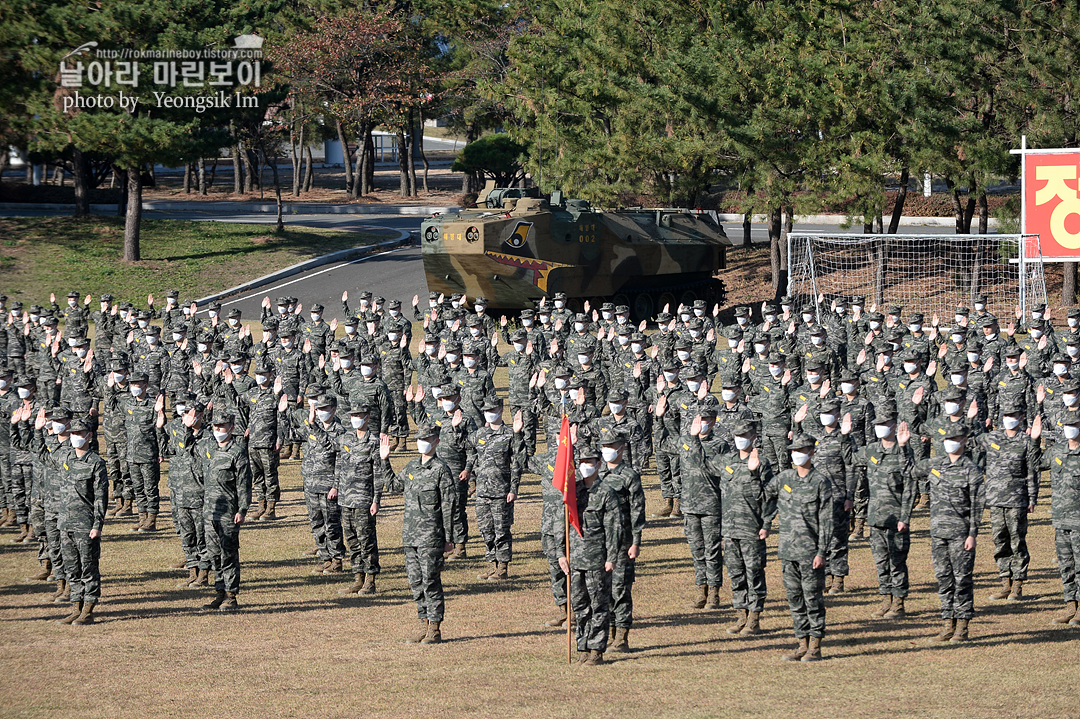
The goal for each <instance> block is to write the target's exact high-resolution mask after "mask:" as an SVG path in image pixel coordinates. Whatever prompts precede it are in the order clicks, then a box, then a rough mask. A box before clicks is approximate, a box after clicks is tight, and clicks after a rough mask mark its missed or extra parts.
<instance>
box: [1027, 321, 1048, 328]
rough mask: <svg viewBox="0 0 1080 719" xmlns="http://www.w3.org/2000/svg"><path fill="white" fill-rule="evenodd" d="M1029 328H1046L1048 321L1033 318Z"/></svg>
mask: <svg viewBox="0 0 1080 719" xmlns="http://www.w3.org/2000/svg"><path fill="white" fill-rule="evenodd" d="M1028 328H1029V329H1033V330H1041V329H1046V321H1045V320H1042V319H1038V320H1032V321H1031V324H1030V325H1028Z"/></svg>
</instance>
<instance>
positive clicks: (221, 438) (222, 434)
mask: <svg viewBox="0 0 1080 719" xmlns="http://www.w3.org/2000/svg"><path fill="white" fill-rule="evenodd" d="M230 434H231V433H230V432H226V431H225V430H220V429H215V430H214V439H215V440H216V441H218V442H225V441H227V440H228V439H229V436H230Z"/></svg>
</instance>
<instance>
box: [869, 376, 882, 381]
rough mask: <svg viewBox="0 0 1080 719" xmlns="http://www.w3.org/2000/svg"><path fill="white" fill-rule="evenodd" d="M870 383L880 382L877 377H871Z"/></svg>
mask: <svg viewBox="0 0 1080 719" xmlns="http://www.w3.org/2000/svg"><path fill="white" fill-rule="evenodd" d="M870 381H871V382H880V381H881V380H879V379H878V378H877V377H871V378H870Z"/></svg>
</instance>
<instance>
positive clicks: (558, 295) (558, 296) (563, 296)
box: [456, 292, 566, 300]
mask: <svg viewBox="0 0 1080 719" xmlns="http://www.w3.org/2000/svg"><path fill="white" fill-rule="evenodd" d="M456 296H457V297H461V295H460V294H458V295H456ZM552 299H555V300H565V299H566V293H565V292H556V293H555V296H554V297H552Z"/></svg>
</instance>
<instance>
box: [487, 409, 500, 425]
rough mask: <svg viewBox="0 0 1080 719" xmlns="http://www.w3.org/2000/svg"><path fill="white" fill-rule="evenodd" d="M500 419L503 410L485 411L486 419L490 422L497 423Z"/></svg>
mask: <svg viewBox="0 0 1080 719" xmlns="http://www.w3.org/2000/svg"><path fill="white" fill-rule="evenodd" d="M500 419H502V412H495V411H491V412H484V421H485V422H487V423H488V424H495V423H496V422H498V421H499V420H500Z"/></svg>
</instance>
